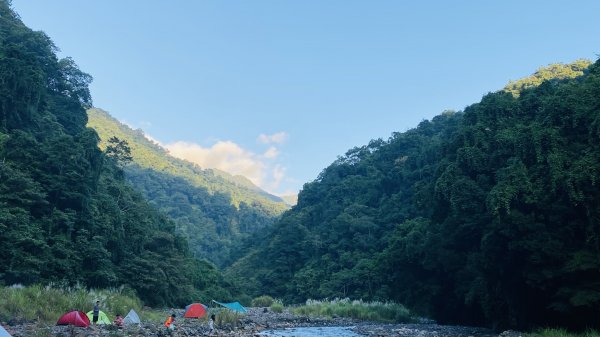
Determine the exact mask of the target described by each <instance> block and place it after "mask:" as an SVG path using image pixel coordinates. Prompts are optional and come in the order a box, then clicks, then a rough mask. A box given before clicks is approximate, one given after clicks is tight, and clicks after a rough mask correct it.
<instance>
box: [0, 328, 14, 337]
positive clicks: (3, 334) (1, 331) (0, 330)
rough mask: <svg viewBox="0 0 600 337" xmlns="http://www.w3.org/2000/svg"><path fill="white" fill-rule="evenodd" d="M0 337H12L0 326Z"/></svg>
mask: <svg viewBox="0 0 600 337" xmlns="http://www.w3.org/2000/svg"><path fill="white" fill-rule="evenodd" d="M0 337H12V336H11V335H10V334H9V333H8V331H6V330H5V329H4V327H3V326H2V325H0Z"/></svg>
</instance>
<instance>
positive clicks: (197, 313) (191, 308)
mask: <svg viewBox="0 0 600 337" xmlns="http://www.w3.org/2000/svg"><path fill="white" fill-rule="evenodd" d="M204 316H206V308H205V307H204V305H203V304H201V303H192V304H190V305H188V306H187V307H185V313H184V314H183V317H184V318H201V317H204Z"/></svg>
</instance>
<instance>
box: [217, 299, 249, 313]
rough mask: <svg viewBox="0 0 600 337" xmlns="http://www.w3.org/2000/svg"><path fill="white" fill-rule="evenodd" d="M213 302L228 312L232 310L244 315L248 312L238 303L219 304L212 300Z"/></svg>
mask: <svg viewBox="0 0 600 337" xmlns="http://www.w3.org/2000/svg"><path fill="white" fill-rule="evenodd" d="M213 302H215V303H217V304H219V305H222V306H224V307H225V308H227V309H229V310H233V311H237V312H241V313H242V314H246V313H248V311H247V310H246V308H244V307H243V306H242V305H241V304H240V302H231V303H221V302H217V301H215V300H213Z"/></svg>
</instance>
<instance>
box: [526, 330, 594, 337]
mask: <svg viewBox="0 0 600 337" xmlns="http://www.w3.org/2000/svg"><path fill="white" fill-rule="evenodd" d="M526 336H527V337H600V332H598V331H595V330H588V331H586V332H583V333H578V334H576V333H571V332H568V331H567V330H564V329H541V330H538V331H536V332H532V333H528V334H527V335H526Z"/></svg>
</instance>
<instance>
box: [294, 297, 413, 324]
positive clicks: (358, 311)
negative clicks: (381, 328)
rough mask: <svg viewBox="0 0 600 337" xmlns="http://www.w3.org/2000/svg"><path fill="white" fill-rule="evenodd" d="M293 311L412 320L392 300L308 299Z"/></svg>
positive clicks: (316, 314)
mask: <svg viewBox="0 0 600 337" xmlns="http://www.w3.org/2000/svg"><path fill="white" fill-rule="evenodd" d="M293 312H294V313H296V314H298V315H304V316H320V317H328V318H331V317H333V316H339V317H350V318H354V319H360V320H369V321H380V322H390V323H407V322H411V321H412V315H411V313H410V311H408V309H406V307H404V306H403V305H402V304H399V303H393V302H363V301H350V300H349V299H347V298H345V299H334V300H331V301H317V300H308V301H306V304H305V305H303V306H300V307H297V308H295V309H294V310H293Z"/></svg>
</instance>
